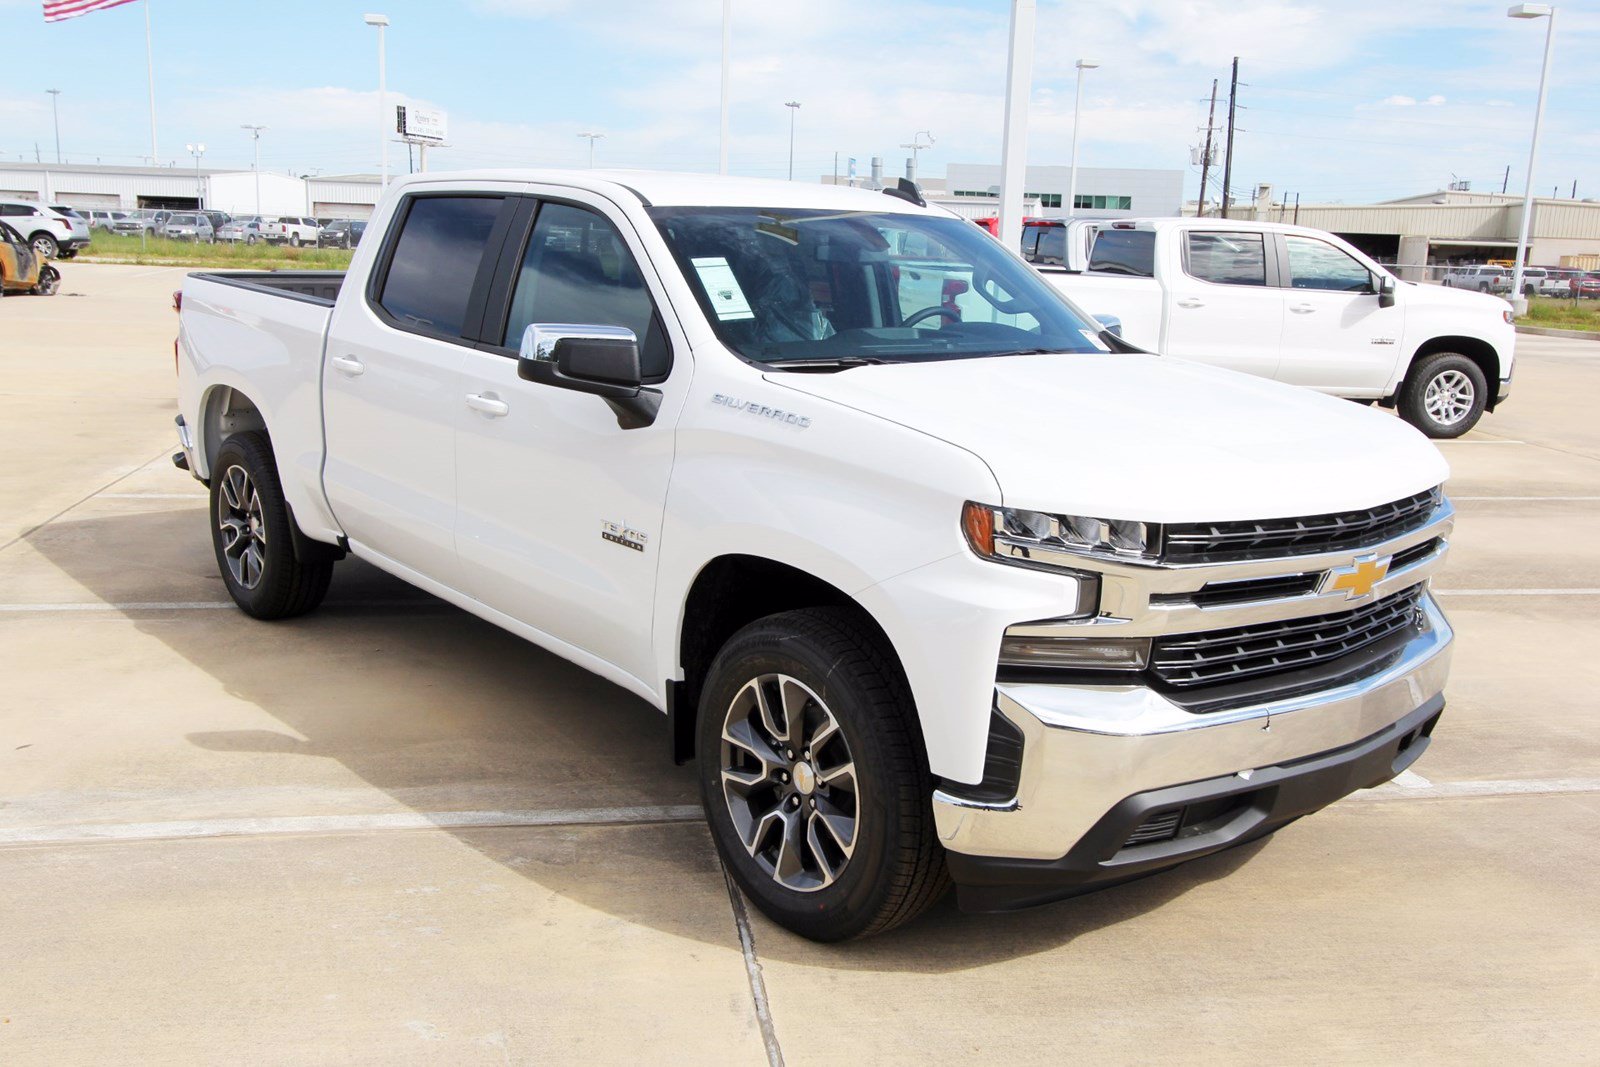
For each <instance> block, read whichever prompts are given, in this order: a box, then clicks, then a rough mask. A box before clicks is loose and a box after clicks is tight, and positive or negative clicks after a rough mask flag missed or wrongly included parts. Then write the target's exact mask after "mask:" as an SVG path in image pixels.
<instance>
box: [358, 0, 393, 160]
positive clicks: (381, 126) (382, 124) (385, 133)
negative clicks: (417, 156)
mask: <svg viewBox="0 0 1600 1067" xmlns="http://www.w3.org/2000/svg"><path fill="white" fill-rule="evenodd" d="M361 21H363V22H365V23H366V24H367V25H368V26H376V27H377V29H378V152H379V154H380V155H381V156H382V159H383V170H382V179H381V180H380V181H379V183H378V188H379V189H383V188H386V187H387V186H388V184H389V90H388V86H387V85H386V84H385V77H386V75H385V72H384V52H383V31H384V30H385V29H387V28H388V26H389V16H388V15H371V14H368V15H362V16H361Z"/></svg>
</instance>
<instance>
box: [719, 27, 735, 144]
mask: <svg viewBox="0 0 1600 1067" xmlns="http://www.w3.org/2000/svg"><path fill="white" fill-rule="evenodd" d="M732 51H733V0H722V93H721V96H720V97H719V98H718V102H717V112H718V122H719V123H720V133H719V134H718V136H717V173H718V174H726V173H728V66H729V63H730V62H731V53H732Z"/></svg>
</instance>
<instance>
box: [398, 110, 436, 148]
mask: <svg viewBox="0 0 1600 1067" xmlns="http://www.w3.org/2000/svg"><path fill="white" fill-rule="evenodd" d="M394 115H395V122H394V128H395V130H396V131H397V132H398V133H399V134H400V136H401V137H403V138H405V139H406V140H408V141H423V142H428V143H434V142H442V141H443V140H444V138H445V128H446V127H445V114H444V112H443V111H440V110H438V109H437V108H431V107H406V106H405V105H404V104H402V105H400V106H399V107H397V108H395V109H394Z"/></svg>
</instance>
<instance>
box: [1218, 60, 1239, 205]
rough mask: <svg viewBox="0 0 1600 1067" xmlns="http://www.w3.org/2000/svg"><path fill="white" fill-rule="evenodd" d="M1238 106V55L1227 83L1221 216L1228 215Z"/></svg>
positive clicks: (1231, 192) (1231, 190) (1231, 191)
mask: <svg viewBox="0 0 1600 1067" xmlns="http://www.w3.org/2000/svg"><path fill="white" fill-rule="evenodd" d="M1238 107H1239V57H1238V56H1234V57H1233V80H1232V81H1231V82H1230V83H1229V85H1228V151H1227V158H1226V159H1224V160H1223V162H1222V217H1223V218H1227V217H1228V201H1229V200H1230V198H1231V197H1232V196H1233V123H1234V115H1235V112H1236V111H1237V110H1238Z"/></svg>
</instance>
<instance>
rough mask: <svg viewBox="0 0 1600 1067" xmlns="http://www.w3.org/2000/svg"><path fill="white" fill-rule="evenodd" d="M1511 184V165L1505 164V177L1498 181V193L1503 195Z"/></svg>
mask: <svg viewBox="0 0 1600 1067" xmlns="http://www.w3.org/2000/svg"><path fill="white" fill-rule="evenodd" d="M1510 184H1511V164H1509V163H1507V164H1506V176H1505V177H1504V178H1501V179H1500V192H1501V193H1502V194H1503V193H1504V192H1505V191H1506V188H1507V187H1508V186H1510Z"/></svg>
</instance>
